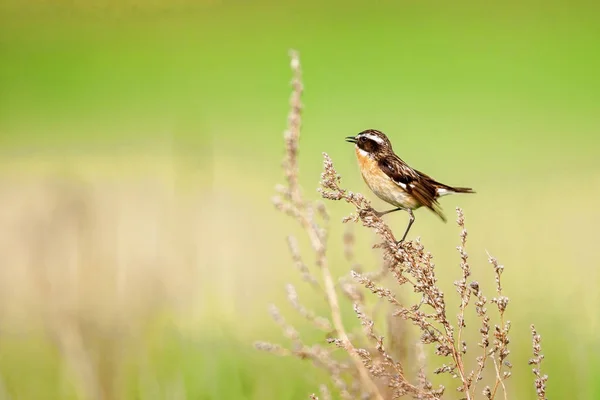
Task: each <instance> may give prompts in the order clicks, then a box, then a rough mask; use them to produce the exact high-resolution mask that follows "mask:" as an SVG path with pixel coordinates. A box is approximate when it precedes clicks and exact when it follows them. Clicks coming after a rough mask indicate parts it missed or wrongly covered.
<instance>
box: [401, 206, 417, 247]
mask: <svg viewBox="0 0 600 400" xmlns="http://www.w3.org/2000/svg"><path fill="white" fill-rule="evenodd" d="M406 211H407V212H408V215H409V216H410V220H409V221H408V226H407V227H406V231H405V232H404V236H402V239H400V241H399V242H398V243H402V242H404V239H406V235H408V231H410V227H411V226H412V224H413V222H415V215H414V214H413V211H412V210H411V209H410V208H409V209H407V210H406Z"/></svg>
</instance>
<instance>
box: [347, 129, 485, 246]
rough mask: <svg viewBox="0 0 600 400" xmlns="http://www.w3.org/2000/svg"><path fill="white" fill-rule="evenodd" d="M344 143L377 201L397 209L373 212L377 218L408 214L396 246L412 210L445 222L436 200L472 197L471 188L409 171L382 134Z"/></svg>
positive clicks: (370, 133)
mask: <svg viewBox="0 0 600 400" xmlns="http://www.w3.org/2000/svg"><path fill="white" fill-rule="evenodd" d="M346 141H347V142H350V143H355V150H356V158H357V159H358V165H359V166H360V172H361V174H362V177H363V179H364V180H365V182H366V183H367V185H368V186H369V188H370V189H371V190H372V191H373V193H375V194H376V195H377V197H379V198H380V199H382V200H384V201H386V202H387V203H389V204H391V205H393V206H396V207H397V208H394V209H392V210H388V211H383V212H379V211H376V213H377V215H378V216H380V217H381V216H383V215H385V214H388V213H391V212H394V211H398V210H406V211H407V212H408V215H409V216H410V221H409V222H408V226H407V227H406V231H405V232H404V235H403V236H402V239H401V240H400V242H403V241H404V239H406V235H407V234H408V231H409V230H410V227H411V226H412V224H413V222H414V221H415V216H414V214H413V210H416V209H417V208H419V207H421V206H425V207H427V208H429V209H430V210H431V211H433V212H435V213H436V214H437V215H438V216H439V217H440V218H441V219H442V220H443V221H444V222H446V217H445V216H444V214H443V213H442V210H441V208H440V205H439V203H438V198H440V197H442V196H445V195H448V194H452V193H475V192H474V191H473V190H472V189H471V188H466V187H452V186H448V185H444V184H443V183H440V182H437V181H435V180H434V179H432V178H431V177H429V176H427V175H425V174H424V173H422V172H419V171H417V170H416V169H413V168H411V167H410V166H408V164H406V163H405V162H404V161H402V160H401V159H400V157H398V156H397V155H396V154H395V153H394V150H393V149H392V143H391V142H390V140H389V139H388V138H387V136H386V135H385V134H384V133H383V132H380V131H378V130H375V129H367V130H365V131H362V132H360V133H359V134H358V135H356V136H349V137H347V138H346Z"/></svg>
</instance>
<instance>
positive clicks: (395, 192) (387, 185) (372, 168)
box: [356, 148, 419, 209]
mask: <svg viewBox="0 0 600 400" xmlns="http://www.w3.org/2000/svg"><path fill="white" fill-rule="evenodd" d="M356 158H357V159H358V165H359V166H360V171H361V173H362V177H363V179H364V181H365V183H366V184H367V186H369V189H371V190H372V191H373V193H375V194H376V195H377V197H379V198H380V199H382V200H383V201H386V202H388V203H390V204H392V205H394V206H396V207H402V208H411V209H415V208H418V206H419V204H418V202H417V201H416V200H415V199H414V198H413V197H412V196H411V195H409V194H408V193H407V192H406V191H404V189H402V188H401V187H400V186H399V185H398V184H396V183H395V182H394V181H393V180H392V179H391V178H390V177H389V176H387V175H386V174H385V172H383V171H382V170H381V168H379V165H378V164H377V161H375V160H374V159H373V158H371V157H369V156H368V155H367V154H365V153H364V152H362V151H361V150H360V149H358V148H356Z"/></svg>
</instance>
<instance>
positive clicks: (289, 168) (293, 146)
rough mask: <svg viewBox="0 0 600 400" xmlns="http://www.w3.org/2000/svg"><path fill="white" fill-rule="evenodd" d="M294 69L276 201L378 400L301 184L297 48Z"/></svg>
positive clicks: (339, 333)
mask: <svg viewBox="0 0 600 400" xmlns="http://www.w3.org/2000/svg"><path fill="white" fill-rule="evenodd" d="M290 58H291V68H292V72H293V79H292V95H291V98H290V113H289V115H288V129H287V130H286V132H285V139H286V158H285V161H284V167H285V168H284V169H285V175H286V180H287V184H288V187H287V188H284V189H282V191H283V192H284V196H285V197H286V198H287V199H288V200H289V204H285V205H284V204H281V203H279V204H278V203H277V201H276V205H278V206H279V207H280V208H282V209H283V210H284V211H288V213H290V214H292V215H293V216H294V217H295V218H296V220H297V221H298V222H299V223H300V225H301V226H302V228H303V230H304V231H305V232H306V233H307V235H308V239H309V241H310V244H311V247H312V249H313V251H314V252H315V254H316V264H317V266H318V267H319V269H320V270H321V276H322V279H323V284H324V291H325V295H326V298H327V303H328V304H329V308H330V311H331V319H332V323H333V327H334V329H335V332H336V334H337V336H338V338H339V340H340V341H341V343H342V344H343V347H344V349H345V350H346V351H347V352H348V354H350V356H351V358H352V361H353V362H354V364H355V367H356V369H357V371H358V373H359V375H360V378H361V381H362V382H363V385H365V387H366V388H368V391H369V392H370V393H372V394H373V395H374V396H375V398H376V399H378V400H383V397H382V396H381V394H380V393H379V389H378V388H377V385H376V384H375V382H374V381H373V379H372V378H371V376H370V375H369V372H368V370H367V368H366V367H365V365H364V364H363V361H362V360H361V358H360V356H359V355H358V353H357V351H356V348H355V347H354V346H353V345H352V343H351V341H350V338H349V337H348V334H347V333H346V330H345V328H344V323H343V321H342V316H341V312H340V305H339V301H338V297H337V293H336V291H335V283H334V280H333V277H332V276H331V272H330V270H329V266H328V263H327V257H326V243H325V238H326V232H325V230H323V229H321V228H320V227H319V226H318V225H317V223H316V221H315V220H314V215H315V213H314V209H313V207H312V206H311V204H309V203H307V202H305V201H304V199H303V198H302V193H301V190H300V186H299V184H298V158H297V155H298V140H299V138H300V128H301V125H302V118H301V116H302V103H301V97H302V92H303V85H302V70H301V68H300V58H299V55H298V53H297V52H296V51H291V52H290Z"/></svg>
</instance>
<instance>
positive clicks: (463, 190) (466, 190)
mask: <svg viewBox="0 0 600 400" xmlns="http://www.w3.org/2000/svg"><path fill="white" fill-rule="evenodd" d="M448 188H449V189H450V190H451V191H453V192H455V193H475V191H474V190H473V189H471V188H468V187H448Z"/></svg>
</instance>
